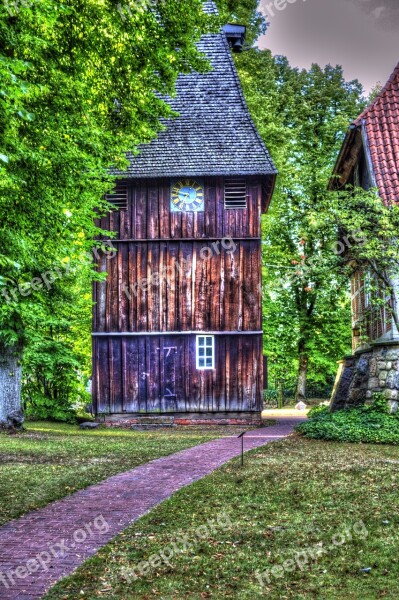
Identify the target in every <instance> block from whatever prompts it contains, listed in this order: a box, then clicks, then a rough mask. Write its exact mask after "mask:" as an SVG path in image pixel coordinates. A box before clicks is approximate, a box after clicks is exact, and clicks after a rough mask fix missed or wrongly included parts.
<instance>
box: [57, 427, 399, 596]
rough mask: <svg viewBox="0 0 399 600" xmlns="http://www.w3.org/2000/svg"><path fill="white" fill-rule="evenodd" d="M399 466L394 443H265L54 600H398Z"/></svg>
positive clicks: (162, 511)
mask: <svg viewBox="0 0 399 600" xmlns="http://www.w3.org/2000/svg"><path fill="white" fill-rule="evenodd" d="M398 467H399V448H397V447H391V446H375V445H351V444H339V443H335V442H320V441H316V440H307V439H304V438H300V437H297V436H296V437H294V438H291V439H288V440H285V441H283V442H278V443H275V444H272V445H268V446H265V447H263V448H261V449H258V450H255V451H253V452H251V453H250V454H248V455H247V458H246V465H245V467H244V468H243V469H242V468H241V467H240V464H239V460H238V459H236V460H234V461H231V462H230V463H228V464H227V465H225V466H224V467H223V468H221V469H219V470H218V471H216V472H214V473H213V474H212V475H210V476H208V477H206V478H205V479H203V480H202V481H199V482H197V483H195V484H193V485H192V486H190V487H189V488H185V489H183V490H181V491H180V492H178V493H177V494H175V495H174V496H173V497H172V498H171V499H169V500H168V501H166V502H164V503H163V504H161V505H160V506H158V507H157V508H156V509H154V510H152V511H151V512H150V513H149V514H148V515H147V516H145V517H143V518H142V519H140V520H139V521H138V522H137V523H136V524H134V525H133V526H131V527H130V528H128V529H127V530H125V532H123V534H121V535H119V536H118V537H116V538H115V540H114V541H113V543H111V544H109V545H108V546H106V547H105V548H104V549H103V550H101V551H100V552H99V553H98V555H97V556H95V557H94V558H93V559H91V560H90V561H88V562H87V563H85V564H84V565H83V566H82V567H81V568H80V569H79V570H78V571H77V572H76V573H75V574H74V575H73V576H71V577H69V578H67V579H65V580H64V581H63V582H62V583H60V584H58V586H56V587H55V588H53V590H51V591H50V592H49V594H48V595H47V596H46V598H47V600H50V599H51V600H61V599H70V600H75V599H76V598H81V599H83V600H91V599H93V600H94V599H97V598H105V599H109V600H110V599H112V600H130V599H132V600H133V599H134V600H136V599H143V600H144V599H152V598H154V599H158V600H175V599H176V600H180V599H182V598H188V599H190V600H197V599H198V600H201V599H203V598H215V599H219V598H237V599H240V600H241V599H244V600H253V599H257V598H265V597H267V598H272V599H275V600H280V599H285V598H290V599H291V598H292V599H295V600H301V599H321V600H324V599H336V600H343V599H345V600H346V599H357V600H376V599H377V598H391V599H395V600H396V599H397V598H399V581H398V570H399V569H398V566H399V554H398V547H399V493H398V489H399V487H398V484H399V468H398ZM223 512H226V513H227V517H226V516H225V517H224V524H223V518H222V517H221V516H220V515H221V514H222V513H223ZM209 519H211V520H215V519H216V525H215V524H213V525H212V526H211V525H209V522H208V520H209ZM200 526H206V527H202V528H200V529H198V528H199V527H200ZM181 536H187V537H186V540H185V541H184V540H182V537H181ZM185 543H187V545H186V547H185V549H184V550H183V551H181V550H182V548H183V547H184V546H185ZM174 544H176V545H174ZM150 561H151V563H152V565H153V566H151V565H150ZM286 561H287V562H286ZM273 567H274V568H275V570H274V572H273V573H271V572H270V571H269V569H272V568H273ZM362 569H371V571H369V572H364V571H362ZM132 570H133V571H134V573H135V575H136V577H137V579H136V578H135V575H134V574H133V572H132ZM257 571H259V572H260V573H263V575H262V577H263V582H264V584H265V585H264V587H263V588H261V586H260V579H259V578H257V576H256V572H257ZM277 575H278V577H277ZM129 579H130V581H129Z"/></svg>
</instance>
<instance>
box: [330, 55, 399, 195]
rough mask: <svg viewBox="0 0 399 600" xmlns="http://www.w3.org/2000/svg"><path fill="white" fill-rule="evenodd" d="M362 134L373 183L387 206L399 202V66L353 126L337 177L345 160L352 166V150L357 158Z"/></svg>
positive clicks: (338, 163)
mask: <svg viewBox="0 0 399 600" xmlns="http://www.w3.org/2000/svg"><path fill="white" fill-rule="evenodd" d="M358 132H361V134H362V142H363V144H362V145H363V148H364V150H365V153H366V155H367V159H368V166H369V171H370V176H371V180H372V184H373V185H374V186H376V187H378V189H379V192H380V195H381V198H382V200H383V201H384V202H385V203H386V204H389V203H392V202H399V63H398V65H397V66H396V68H395V70H394V72H393V73H392V75H391V77H390V78H389V80H388V82H387V84H386V85H385V87H384V88H383V89H382V90H381V92H380V93H379V94H378V96H377V97H376V98H375V99H374V101H373V102H372V103H371V104H370V106H368V107H367V108H366V109H365V110H364V111H363V113H362V114H361V115H360V116H359V117H358V118H357V119H356V120H355V121H354V122H353V123H352V125H351V128H350V130H349V132H348V134H347V136H346V140H345V142H344V145H343V149H342V151H341V154H340V157H339V159H338V162H337V165H336V167H335V171H334V172H335V174H338V175H340V174H342V171H343V165H344V163H345V161H347V162H348V163H349V161H350V159H349V156H350V151H351V148H352V156H354V154H355V153H354V152H353V148H354V147H355V145H356V135H357V133H358ZM358 135H360V133H358ZM357 139H359V137H358V138H357ZM352 161H353V158H352ZM340 171H341V173H340ZM343 183H346V182H345V180H344V178H343V179H341V184H343Z"/></svg>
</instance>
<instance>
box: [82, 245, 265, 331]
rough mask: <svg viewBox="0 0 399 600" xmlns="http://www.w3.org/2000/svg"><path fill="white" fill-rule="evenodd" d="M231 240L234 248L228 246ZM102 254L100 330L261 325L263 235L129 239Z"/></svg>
mask: <svg viewBox="0 0 399 600" xmlns="http://www.w3.org/2000/svg"><path fill="white" fill-rule="evenodd" d="M222 244H224V245H225V246H226V247H228V248H229V249H225V248H223V246H222ZM115 246H116V247H117V248H118V253H117V255H116V256H115V257H114V258H110V259H109V260H108V259H107V258H105V257H104V256H103V257H102V258H101V260H100V269H101V271H107V272H108V280H107V281H106V282H105V281H104V282H102V283H100V284H98V285H97V286H96V290H95V298H94V299H95V302H96V304H95V309H94V331H96V332H100V333H103V332H124V331H125V332H143V333H144V332H154V331H156V332H159V331H165V332H168V331H260V330H261V329H262V317H261V263H260V245H259V243H258V242H256V241H251V240H249V241H234V240H227V239H224V241H222V242H221V243H220V244H216V243H213V242H205V241H203V242H151V243H150V244H149V243H141V242H126V243H118V244H115Z"/></svg>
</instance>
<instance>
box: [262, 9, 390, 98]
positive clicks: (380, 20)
mask: <svg viewBox="0 0 399 600" xmlns="http://www.w3.org/2000/svg"><path fill="white" fill-rule="evenodd" d="M260 6H261V10H262V12H263V14H264V15H265V16H266V17H267V19H268V21H269V23H270V25H269V28H268V30H267V33H266V35H265V36H263V37H262V38H261V39H260V41H259V46H260V47H261V48H269V49H270V50H271V51H272V52H273V54H283V55H285V56H287V57H288V59H289V61H290V63H291V65H292V66H297V67H309V66H310V65H311V63H312V62H317V63H319V64H320V65H322V66H324V65H326V64H328V63H330V64H332V65H336V64H340V65H342V66H343V67H344V71H345V77H346V79H347V80H352V79H359V81H360V82H361V83H362V84H363V86H364V87H365V89H366V91H367V92H369V91H371V89H372V88H373V87H374V86H375V85H376V83H377V82H379V83H381V84H382V85H384V84H385V82H386V81H387V79H388V78H389V76H390V74H391V73H392V71H393V70H394V68H395V66H396V64H397V63H398V62H399V0H261V4H260Z"/></svg>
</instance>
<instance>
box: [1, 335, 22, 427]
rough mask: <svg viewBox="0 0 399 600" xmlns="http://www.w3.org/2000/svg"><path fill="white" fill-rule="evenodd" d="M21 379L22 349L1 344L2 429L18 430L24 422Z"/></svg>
mask: <svg viewBox="0 0 399 600" xmlns="http://www.w3.org/2000/svg"><path fill="white" fill-rule="evenodd" d="M21 377H22V368H21V349H20V348H19V347H18V346H13V347H10V346H4V345H3V344H0V428H6V429H18V428H20V427H21V426H22V424H23V422H24V417H23V412H22V406H21Z"/></svg>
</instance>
